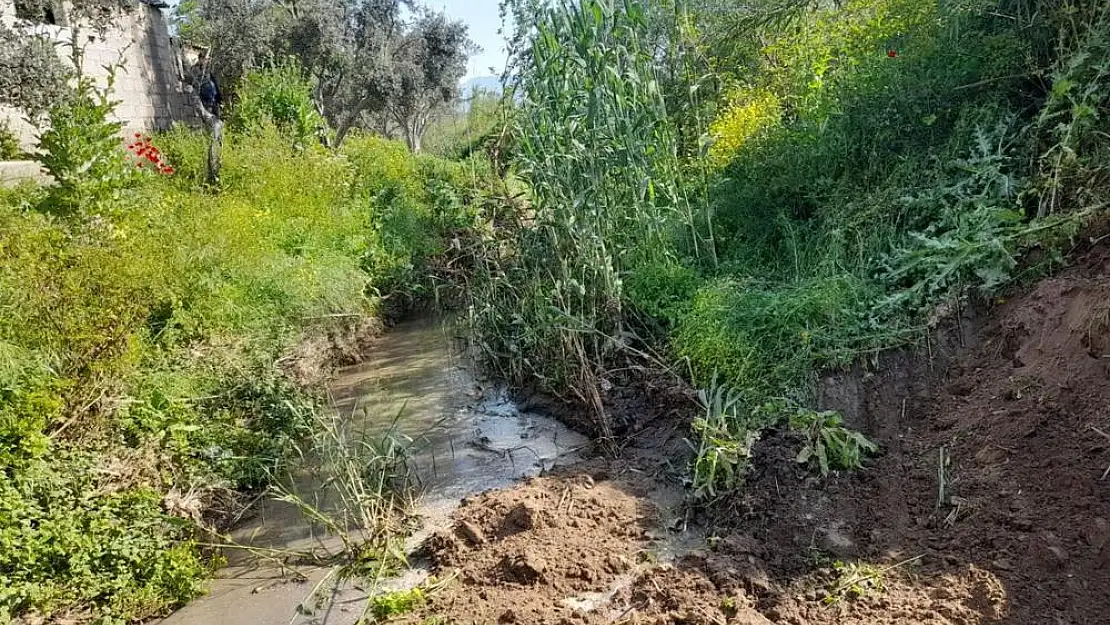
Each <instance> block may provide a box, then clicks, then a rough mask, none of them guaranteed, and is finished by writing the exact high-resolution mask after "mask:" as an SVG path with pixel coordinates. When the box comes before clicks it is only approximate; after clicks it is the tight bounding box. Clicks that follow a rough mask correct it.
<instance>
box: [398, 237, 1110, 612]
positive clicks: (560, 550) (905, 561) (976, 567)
mask: <svg viewBox="0 0 1110 625" xmlns="http://www.w3.org/2000/svg"><path fill="white" fill-rule="evenodd" d="M1108 268H1110V248H1108V246H1106V245H1101V244H1100V245H1096V246H1094V247H1093V248H1091V249H1086V250H1083V251H1082V252H1081V253H1079V254H1078V255H1077V257H1076V260H1075V263H1074V265H1073V267H1072V268H1070V269H1068V270H1066V271H1064V272H1063V273H1061V274H1060V275H1058V276H1056V277H1053V278H1050V279H1046V280H1043V281H1042V282H1040V283H1039V284H1038V285H1036V286H1035V287H1033V288H1032V289H1031V290H1030V291H1028V292H1027V293H1025V294H1024V295H1020V296H1017V297H1014V298H1012V299H1011V300H1009V301H1005V302H1002V301H1000V302H996V303H995V305H994V306H993V307H992V308H991V309H989V310H986V311H984V312H983V314H982V315H980V316H978V317H977V321H976V323H975V324H974V327H972V328H971V329H970V330H969V331H965V332H962V333H960V332H957V333H956V335H957V338H958V339H960V340H957V341H954V344H955V345H956V347H955V349H952V350H948V351H945V350H936V351H934V352H933V354H932V355H931V356H930V355H929V354H928V353H926V354H922V355H916V356H914V355H907V354H894V355H891V356H889V357H887V358H886V359H885V362H884V364H883V366H881V367H880V368H879V369H878V370H877V371H876V372H874V373H863V372H857V373H856V374H854V376H847V377H845V378H843V379H841V380H839V381H833V382H829V383H828V384H827V386H828V388H830V389H833V390H837V389H839V392H830V393H828V395H829V396H830V397H831V398H832V399H831V400H829V403H833V404H835V403H838V402H839V403H842V404H845V405H844V406H842V407H844V408H845V409H847V410H848V411H849V412H850V413H851V414H850V415H849V416H850V417H852V419H853V420H854V421H855V422H856V425H857V426H858V427H861V428H863V429H864V430H865V431H866V432H867V433H868V434H869V435H871V436H872V437H874V438H876V439H877V440H878V441H879V442H880V443H881V444H882V448H883V451H882V454H881V455H880V457H878V458H876V459H875V460H873V461H872V462H871V464H870V466H869V468H868V469H867V470H865V471H863V472H860V473H857V474H849V475H834V476H832V477H830V478H828V479H819V478H815V477H814V476H813V475H812V474H811V473H810V472H808V471H807V470H806V468H805V467H802V466H799V465H797V464H796V463H795V462H794V457H795V455H796V453H797V449H798V444H799V442H798V441H797V440H796V439H795V438H794V437H793V435H791V434H790V433H787V432H778V433H772V434H770V435H768V436H767V437H766V438H765V439H764V440H763V441H761V442H760V443H759V444H758V446H757V448H756V458H755V461H754V470H753V473H752V474H751V476H750V478H749V483H748V485H747V487H745V488H744V489H743V490H742V491H741V492H740V493H739V494H738V495H736V496H734V497H732V498H730V499H728V500H725V501H720V502H717V503H716V505H714V506H713V508H712V510H711V515H712V517H713V518H712V521H713V526H714V527H716V528H717V529H716V530H715V532H714V533H713V535H712V536H710V537H709V538H707V539H705V540H700V539H697V533H696V532H695V531H692V530H691V529H690V528H691V527H692V526H693V525H696V524H697V522H698V521H699V520H702V521H707V520H708V519H698V518H693V519H691V518H689V516H686V515H681V514H680V515H678V516H677V517H676V516H675V515H674V514H670V515H668V514H667V513H666V511H667V510H671V511H673V510H674V509H675V508H674V506H673V503H674V502H673V498H671V499H668V497H666V496H664V495H665V494H666V493H673V492H674V490H673V488H669V487H667V486H666V485H667V484H668V483H672V484H673V482H674V480H675V478H676V477H677V475H679V471H677V470H676V469H677V466H678V465H681V457H682V452H681V449H682V446H681V440H680V437H681V435H682V434H681V429H680V427H678V425H677V424H676V423H675V421H674V420H673V419H667V418H663V419H657V420H655V421H652V420H651V418H650V417H649V415H650V411H644V412H640V413H638V414H634V415H631V416H632V417H633V418H639V419H640V420H641V422H640V423H639V424H638V425H639V427H640V432H641V433H640V434H639V435H637V436H634V437H633V438H632V439H631V440H630V441H628V444H627V446H626V447H625V453H624V455H623V456H622V457H621V458H619V459H618V460H615V461H603V460H597V459H595V460H591V461H585V462H581V463H579V464H577V465H575V466H573V467H570V468H565V469H560V470H557V471H556V472H555V474H554V475H548V476H546V477H541V478H537V479H532V480H529V481H527V482H525V483H523V484H520V485H518V486H515V487H512V488H509V489H505V490H499V491H492V492H488V493H485V494H481V495H478V496H476V497H471V498H468V499H467V500H466V501H465V502H464V504H463V505H462V507H461V508H460V509H459V510H457V511H456V512H455V513H454V516H453V518H454V521H455V523H454V525H453V527H451V528H449V529H446V530H444V531H441V532H439V533H437V534H436V535H435V536H433V537H432V538H430V539H429V540H428V541H427V542H426V543H425V552H426V553H427V555H428V556H429V557H430V558H431V560H432V563H433V566H434V567H435V568H436V569H437V572H438V574H439V575H440V577H441V578H445V579H451V580H452V581H451V582H450V583H448V584H446V585H445V586H444V587H443V588H442V589H441V590H439V591H437V592H436V593H433V595H432V596H431V598H430V600H429V601H428V602H427V603H426V604H425V605H424V606H423V607H422V608H420V609H419V610H418V611H417V612H415V613H412V614H409V615H407V616H405V617H403V619H402V620H403V622H406V623H414V624H415V623H459V624H462V623H467V624H469V623H475V624H478V623H482V624H485V623H530V624H570V623H658V624H665V623H673V624H680V623H681V624H688V625H689V624H706V625H708V624H720V623H739V624H766V623H778V624H784V625H785V624H791V625H819V624H826V623H828V624H832V623H846V624H859V625H865V624H866V625H870V624H882V623H890V624H894V623H899V624H917V623H920V624H925V623H929V624H953V625H955V624H968V623H972V624H974V623H1010V624H1016V625H1042V624H1069V625H1083V624H1090V625H1094V624H1098V623H1107V622H1110V590H1108V589H1110V521H1108V519H1110V497H1108V488H1110V481H1107V475H1106V474H1107V473H1110V471H1108V466H1110V436H1108V434H1110V414H1108V412H1107V411H1108V406H1110V369H1108V367H1110V338H1108V337H1110V332H1108V329H1110V328H1108V325H1110V279H1108V278H1107V269H1108ZM845 388H847V389H848V390H847V391H845V390H844V389H845ZM633 395H635V394H633ZM642 403H643V402H641V404H642ZM942 485H943V487H942ZM660 502H662V503H663V504H664V505H662V506H660V505H659V503H660ZM684 528H685V529H686V531H685V532H681V531H680V530H682V529H684ZM675 536H685V537H686V539H687V540H688V542H689V543H690V545H689V546H690V547H691V548H690V549H686V550H683V551H684V552H685V553H684V554H682V555H680V557H678V558H677V559H676V560H674V561H673V562H670V561H668V558H666V557H660V555H659V554H660V553H665V552H667V550H666V549H661V548H660V544H662V543H664V542H665V540H664V539H671V540H673V538H674V537H675Z"/></svg>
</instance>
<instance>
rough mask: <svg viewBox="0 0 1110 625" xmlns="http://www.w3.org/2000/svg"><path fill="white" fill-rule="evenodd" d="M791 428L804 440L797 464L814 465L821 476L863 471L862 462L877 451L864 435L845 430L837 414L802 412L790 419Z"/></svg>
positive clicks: (877, 447)
mask: <svg viewBox="0 0 1110 625" xmlns="http://www.w3.org/2000/svg"><path fill="white" fill-rule="evenodd" d="M790 427H792V428H793V429H795V430H798V431H800V432H801V433H802V434H803V436H804V437H805V441H804V442H803V444H802V449H801V451H799V452H798V457H797V461H798V462H799V463H801V464H805V463H810V464H814V465H816V466H817V469H818V470H819V471H820V472H821V475H822V476H827V475H828V474H829V471H831V470H834V469H845V470H856V469H862V468H863V460H864V458H866V457H867V455H869V454H873V453H875V452H877V451H878V450H879V446H878V445H877V444H876V443H874V442H872V441H870V440H868V439H867V437H865V436H864V435H863V434H860V433H859V432H855V431H853V430H850V429H848V428H846V427H844V418H843V417H841V416H840V413H837V412H829V411H824V412H817V411H815V410H807V409H801V410H798V412H797V413H796V414H794V415H793V416H791V417H790Z"/></svg>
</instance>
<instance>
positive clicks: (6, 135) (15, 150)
mask: <svg viewBox="0 0 1110 625" xmlns="http://www.w3.org/2000/svg"><path fill="white" fill-rule="evenodd" d="M22 157H23V149H22V148H21V147H19V137H16V136H15V133H14V132H12V128H11V126H10V125H9V124H8V122H7V121H4V122H0V161H15V160H19V159H20V158H22Z"/></svg>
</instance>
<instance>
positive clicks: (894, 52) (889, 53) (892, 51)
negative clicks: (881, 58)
mask: <svg viewBox="0 0 1110 625" xmlns="http://www.w3.org/2000/svg"><path fill="white" fill-rule="evenodd" d="M886 55H887V56H888V57H890V58H892V59H893V58H894V57H896V56H898V51H897V50H895V49H894V48H891V49H889V50H887V51H886Z"/></svg>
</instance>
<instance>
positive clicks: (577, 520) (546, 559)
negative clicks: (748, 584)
mask: <svg viewBox="0 0 1110 625" xmlns="http://www.w3.org/2000/svg"><path fill="white" fill-rule="evenodd" d="M454 519H455V525H454V528H453V530H452V531H451V532H449V533H440V534H437V535H434V536H432V537H431V538H430V539H429V540H428V541H427V543H426V545H425V551H426V552H427V555H428V556H430V557H431V559H432V560H433V562H434V563H435V564H436V566H437V568H438V569H439V574H440V576H441V577H444V576H451V577H456V578H457V583H452V584H450V585H448V586H447V587H446V589H445V590H443V591H441V592H439V593H436V594H434V595H433V597H432V599H431V601H430V603H429V605H428V606H426V611H427V612H428V613H430V614H435V615H449V617H450V622H453V623H471V622H473V623H535V624H543V623H552V624H557V623H570V622H576V621H575V619H576V615H579V614H581V613H582V612H581V610H580V609H579V608H578V607H577V605H576V604H575V602H574V598H575V597H578V596H582V597H586V596H589V595H590V594H591V593H604V592H606V591H607V590H608V589H609V588H610V587H611V586H614V585H615V584H616V583H617V580H618V578H619V577H621V576H622V575H626V574H628V573H629V572H630V571H631V570H632V569H633V567H634V566H635V565H636V563H637V561H638V559H639V557H640V556H639V550H640V548H641V546H642V545H644V544H645V543H646V541H647V540H648V528H650V527H652V526H654V525H655V521H654V511H653V510H652V509H651V506H650V505H648V504H646V502H644V501H643V500H641V499H639V498H637V497H635V496H632V495H629V494H627V493H625V492H622V491H621V490H620V489H618V488H617V487H615V486H614V485H613V484H611V483H605V482H602V483H595V482H594V480H593V478H592V477H590V476H589V475H586V474H582V475H576V476H573V477H545V478H535V479H531V480H528V481H526V482H524V483H522V484H520V485H518V486H516V487H513V488H510V489H507V490H502V491H491V492H488V493H485V494H482V495H479V496H476V497H473V498H470V499H468V500H466V501H464V502H463V504H462V507H461V508H459V510H457V511H456V513H455V515H454ZM412 622H414V623H420V622H422V618H416V617H414V619H413V620H412ZM579 622H580V621H579Z"/></svg>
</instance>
